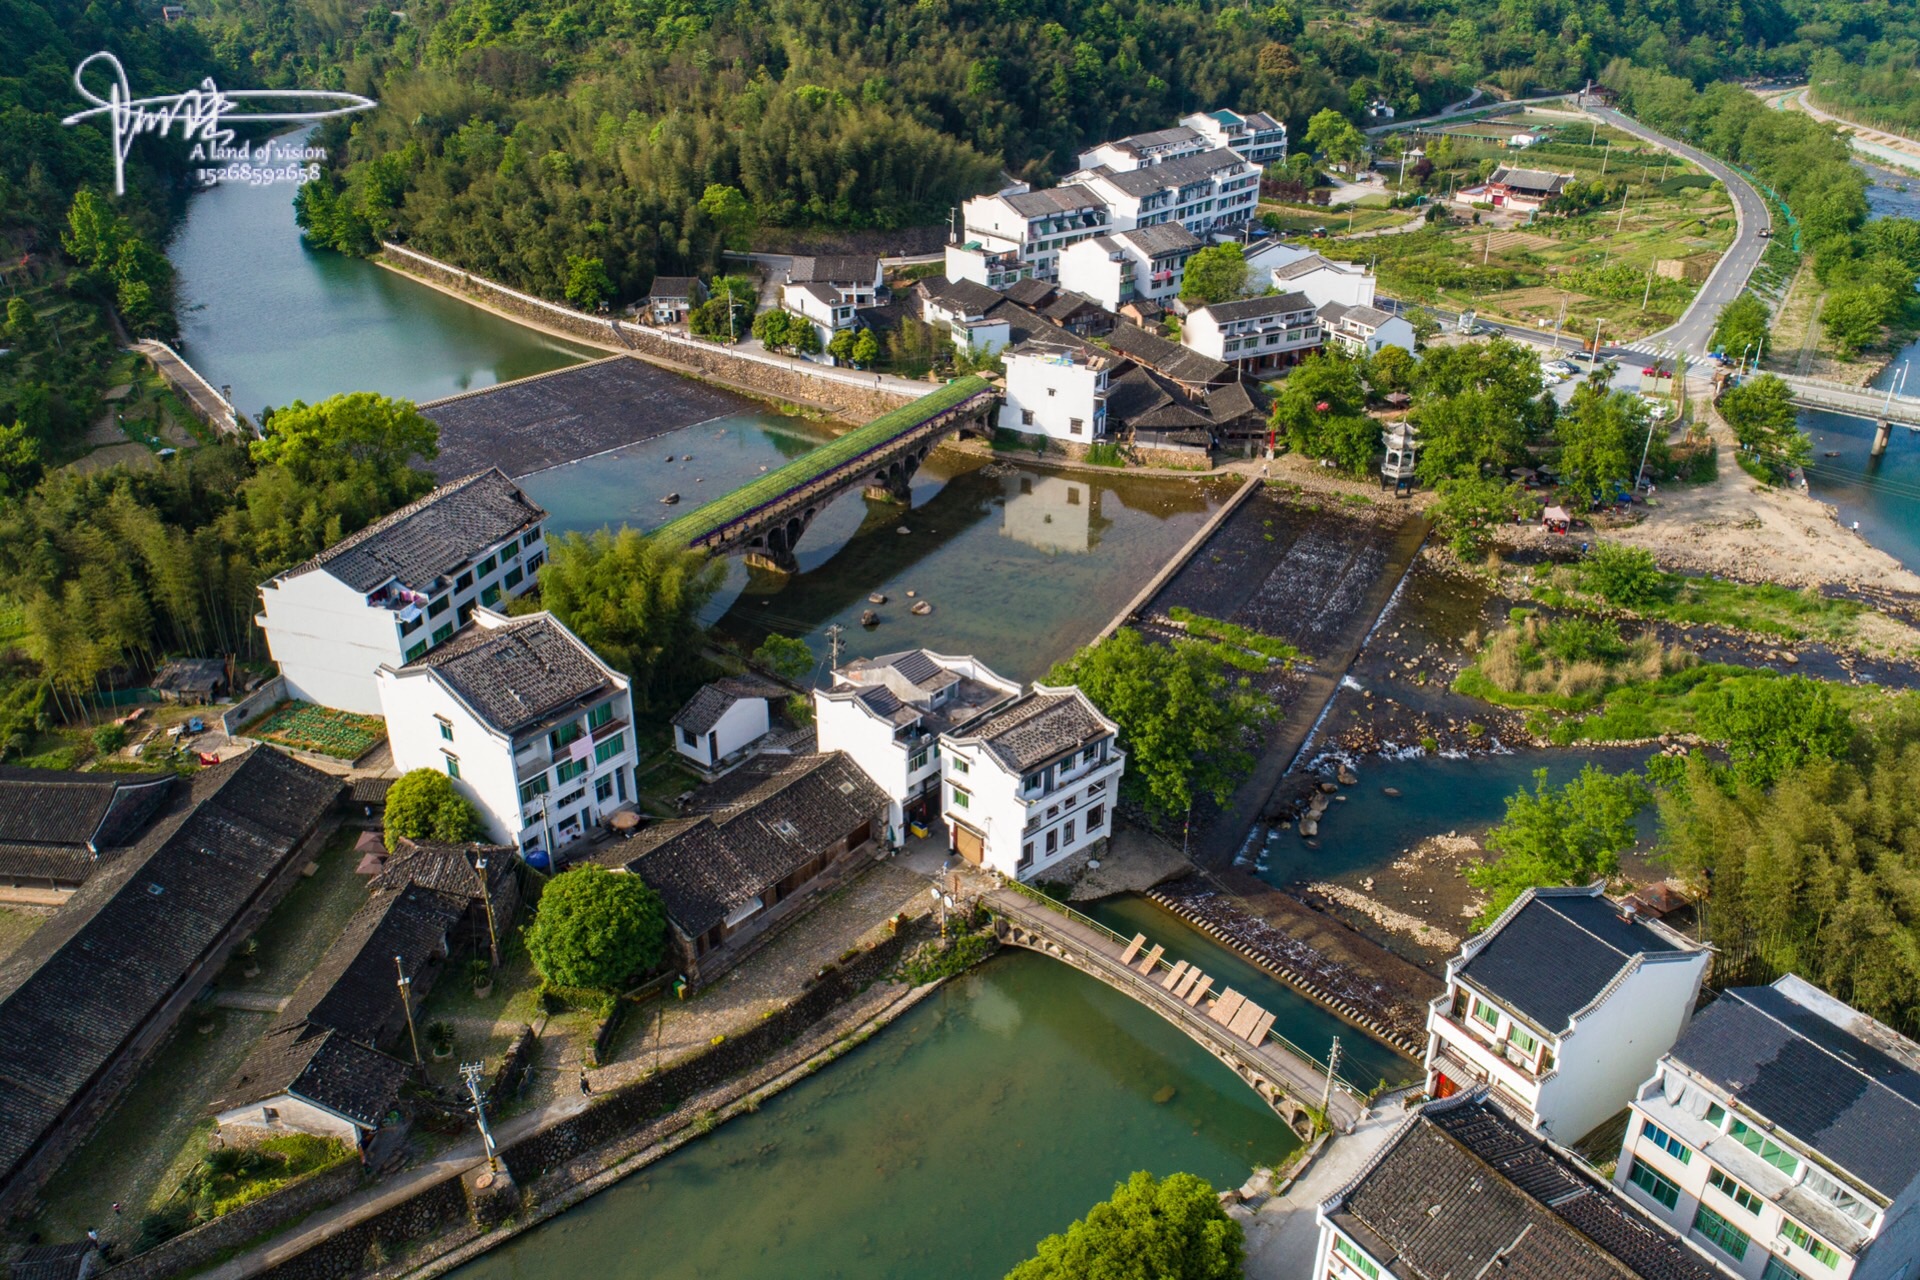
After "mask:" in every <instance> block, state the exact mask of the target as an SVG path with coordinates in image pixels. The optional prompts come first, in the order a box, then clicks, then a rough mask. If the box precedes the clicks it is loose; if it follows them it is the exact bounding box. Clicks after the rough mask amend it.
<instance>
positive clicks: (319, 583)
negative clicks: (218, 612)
mask: <svg viewBox="0 0 1920 1280" xmlns="http://www.w3.org/2000/svg"><path fill="white" fill-rule="evenodd" d="M546 516H547V513H546V512H545V511H542V510H541V509H540V508H539V507H537V506H535V505H534V504H533V502H532V500H531V499H529V498H528V497H527V495H526V494H524V493H522V492H521V491H520V487H519V486H518V485H516V484H514V483H513V481H511V480H509V479H507V477H506V476H505V475H504V474H502V473H501V471H500V470H499V469H498V468H497V467H496V468H492V469H489V470H486V471H479V472H475V473H474V474H473V475H470V476H466V477H464V478H462V479H459V480H455V481H453V482H451V483H449V484H443V485H441V486H440V487H439V488H437V489H435V490H434V491H433V492H432V493H429V494H427V495H426V496H425V497H424V498H421V499H419V500H418V501H417V502H413V503H410V504H408V505H407V506H404V507H402V508H400V510H398V511H396V512H394V513H393V514H392V515H389V516H387V517H386V518H385V519H383V520H378V521H375V522H374V523H373V524H370V525H368V526H367V527H366V528H364V529H362V530H360V532H358V533H356V534H353V535H351V536H350V537H346V538H342V539H341V540H340V541H339V542H336V543H334V544H333V545H332V546H331V547H328V548H327V549H326V550H325V551H322V552H321V553H320V554H319V555H317V556H315V557H314V558H313V559H311V560H309V561H307V562H306V563H305V564H301V565H296V566H295V567H294V568H291V569H288V570H287V571H286V572H284V573H281V574H277V575H275V576H274V577H273V578H271V579H269V580H268V581H266V582H264V583H262V584H261V586H260V601H261V611H260V614H259V616H258V617H256V618H255V619H254V621H255V622H256V623H257V624H259V627H260V629H261V630H262V631H264V632H266V636H267V650H268V652H270V653H271V654H272V655H273V659H274V661H275V662H277V663H279V664H280V674H281V675H282V676H284V677H285V678H286V682H287V692H288V693H289V694H290V695H291V696H292V697H295V698H300V699H303V700H304V701H307V702H314V703H318V704H319V705H321V706H323V707H337V708H339V709H341V710H343V711H357V712H360V713H361V714H363V715H379V714H380V694H379V690H378V688H377V687H376V681H375V678H374V673H375V672H376V671H377V670H379V668H380V667H381V665H382V664H389V665H398V664H400V663H403V662H412V661H414V660H415V659H417V658H419V657H420V656H422V655H423V654H425V653H426V652H427V651H428V650H429V649H431V648H433V647H434V646H436V645H440V644H445V643H446V642H447V641H448V640H449V639H451V638H452V636H453V633H454V632H455V631H457V630H459V629H460V627H461V626H463V625H464V624H465V623H466V621H467V619H468V618H469V617H471V616H472V614H473V612H474V610H476V609H480V608H486V607H490V606H492V605H495V604H498V603H499V602H500V601H502V600H506V599H510V598H512V597H514V596H518V595H523V594H525V593H526V592H527V591H528V590H529V589H530V588H531V587H532V586H533V585H534V575H535V572H536V571H537V570H538V569H539V568H540V566H541V565H542V564H544V563H546V557H547V548H546V542H545V540H544V539H543V538H542V536H541V523H540V522H541V521H543V520H545V519H546Z"/></svg>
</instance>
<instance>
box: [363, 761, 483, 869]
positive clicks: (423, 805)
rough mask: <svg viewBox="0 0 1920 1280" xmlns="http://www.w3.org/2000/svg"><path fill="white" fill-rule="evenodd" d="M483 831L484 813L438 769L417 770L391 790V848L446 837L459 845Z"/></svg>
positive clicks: (388, 832)
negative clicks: (481, 823) (409, 841)
mask: <svg viewBox="0 0 1920 1280" xmlns="http://www.w3.org/2000/svg"><path fill="white" fill-rule="evenodd" d="M479 834H480V815H479V814H478V813H476V812H475V811H474V808H473V805H472V804H471V803H470V802H469V801H468V800H467V798H466V797H465V796H463V795H461V794H460V793H459V792H458V791H457V790H455V789H454V785H453V779H452V778H449V777H448V776H447V775H446V774H444V773H441V772H440V771H439V770H437V769H414V770H411V771H409V772H407V773H404V774H402V775H401V776H400V779H399V781H397V782H395V783H394V784H393V786H392V787H391V788H390V789H389V790H388V791H387V816H386V841H387V848H388V850H390V851H391V850H392V849H394V848H396V847H397V846H398V845H399V843H400V841H401V840H402V839H403V838H404V839H408V840H443V841H446V842H447V843H449V844H458V843H460V842H461V841H463V840H471V839H473V838H474V837H475V836H477V835H479Z"/></svg>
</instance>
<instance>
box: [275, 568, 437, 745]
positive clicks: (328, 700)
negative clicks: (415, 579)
mask: <svg viewBox="0 0 1920 1280" xmlns="http://www.w3.org/2000/svg"><path fill="white" fill-rule="evenodd" d="M260 598H261V601H262V602H263V605H264V608H263V610H262V615H261V628H262V630H264V631H265V632H266V634H267V651H268V652H269V653H271V654H272V655H273V660H274V661H275V662H277V663H279V664H280V673H281V674H282V675H284V676H285V677H286V679H287V692H288V693H289V694H290V695H291V696H293V697H295V698H299V699H301V700H302V701H305V702H313V703H318V704H319V705H320V706H323V707H337V708H339V709H340V710H342V711H357V712H359V713H361V714H362V715H379V714H380V694H379V691H378V690H377V689H376V688H375V687H374V680H373V673H374V671H375V670H377V669H378V668H379V666H380V664H381V663H383V662H398V661H399V660H400V652H401V649H400V630H399V615H398V614H396V613H394V612H393V611H392V610H390V609H380V608H374V607H372V606H370V605H368V604H367V597H366V593H365V592H362V591H355V590H354V589H353V588H352V587H350V586H348V585H347V584H346V583H344V582H342V581H340V580H339V579H338V578H336V577H334V576H333V575H332V574H330V573H328V572H327V571H326V570H324V569H314V570H310V571H308V572H306V573H303V574H300V575H299V576H297V577H293V578H283V579H277V580H275V581H272V582H268V583H266V584H265V585H263V586H262V587H261V588H260ZM442 616H443V617H452V616H453V614H452V610H451V607H449V610H448V612H447V613H446V614H444V615H442ZM438 623H439V619H428V620H427V621H425V622H423V623H422V624H421V626H420V629H419V630H417V631H415V632H414V633H413V635H411V636H409V637H408V641H409V643H411V642H412V641H413V640H414V639H416V638H419V637H424V636H426V635H428V634H429V633H430V632H431V630H432V628H433V627H434V626H436V625H438Z"/></svg>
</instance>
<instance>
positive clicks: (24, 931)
mask: <svg viewBox="0 0 1920 1280" xmlns="http://www.w3.org/2000/svg"><path fill="white" fill-rule="evenodd" d="M50 919H52V913H50V912H44V911H28V910H25V909H23V908H21V907H0V960H5V959H6V958H7V957H8V956H10V955H12V954H13V953H14V952H16V951H18V950H19V949H20V946H21V944H22V943H24V942H25V941H26V940H27V939H28V938H31V937H32V936H33V931H34V930H35V929H38V928H39V927H40V926H41V925H43V924H45V923H46V922H47V921H48V920H50Z"/></svg>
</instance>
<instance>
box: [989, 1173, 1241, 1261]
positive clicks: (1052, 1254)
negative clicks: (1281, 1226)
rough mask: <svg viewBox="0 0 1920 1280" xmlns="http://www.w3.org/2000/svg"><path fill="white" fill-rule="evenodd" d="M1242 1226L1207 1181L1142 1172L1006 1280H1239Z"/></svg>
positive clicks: (1049, 1240) (1045, 1243)
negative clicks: (1158, 1175) (1231, 1215)
mask: <svg viewBox="0 0 1920 1280" xmlns="http://www.w3.org/2000/svg"><path fill="white" fill-rule="evenodd" d="M1245 1257H1246V1241H1245V1235H1244V1233H1243V1232H1242V1230H1241V1228H1240V1224H1239V1223H1238V1222H1236V1221H1234V1220H1233V1219H1232V1218H1231V1217H1229V1216H1227V1211H1226V1210H1225V1209H1223V1208H1221V1206H1220V1198H1219V1196H1217V1195H1216V1194H1214V1190H1213V1187H1212V1186H1211V1185H1210V1184H1209V1183H1207V1182H1206V1181H1205V1180H1204V1179H1202V1178H1198V1177H1195V1176H1194V1175H1193V1174H1190V1173H1172V1174H1168V1175H1167V1176H1166V1177H1164V1178H1155V1177H1154V1176H1153V1175H1152V1174H1150V1173H1147V1172H1144V1171H1142V1172H1139V1173H1136V1174H1134V1175H1133V1176H1132V1177H1130V1178H1128V1179H1127V1180H1126V1181H1125V1182H1122V1183H1119V1184H1118V1185H1116V1186H1115V1187H1114V1189H1113V1197H1112V1198H1111V1199H1109V1200H1103V1201H1101V1202H1100V1203H1099V1204H1097V1205H1095V1206H1093V1208H1092V1209H1091V1210H1089V1211H1088V1213H1087V1216H1086V1217H1084V1218H1082V1219H1081V1220H1080V1221H1078V1222H1076V1223H1074V1224H1073V1225H1072V1226H1070V1227H1068V1228H1067V1229H1066V1231H1065V1232H1064V1233H1063V1234H1060V1235H1052V1236H1048V1237H1047V1238H1046V1239H1044V1240H1042V1241H1041V1242H1040V1247H1039V1249H1038V1251H1037V1252H1036V1254H1035V1256H1034V1257H1032V1258H1030V1259H1028V1260H1027V1261H1025V1262H1023V1263H1021V1264H1020V1265H1019V1266H1017V1267H1015V1268H1014V1269H1013V1270H1012V1271H1009V1272H1008V1273H1007V1280H1086V1278H1088V1277H1099V1278H1100V1280H1237V1277H1238V1276H1239V1275H1240V1271H1241V1266H1242V1264H1243V1262H1244V1260H1245Z"/></svg>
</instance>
